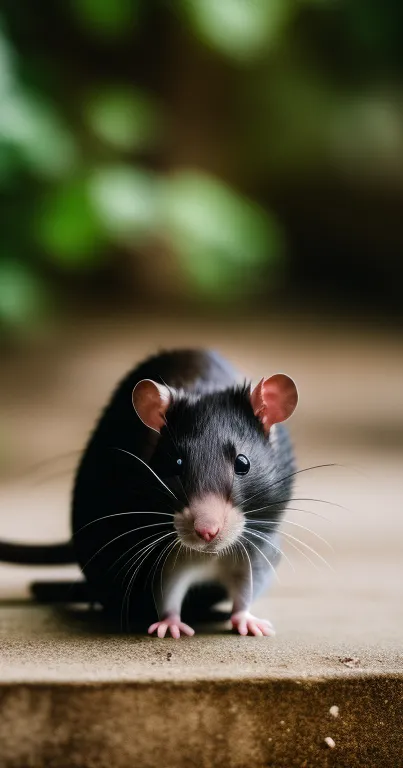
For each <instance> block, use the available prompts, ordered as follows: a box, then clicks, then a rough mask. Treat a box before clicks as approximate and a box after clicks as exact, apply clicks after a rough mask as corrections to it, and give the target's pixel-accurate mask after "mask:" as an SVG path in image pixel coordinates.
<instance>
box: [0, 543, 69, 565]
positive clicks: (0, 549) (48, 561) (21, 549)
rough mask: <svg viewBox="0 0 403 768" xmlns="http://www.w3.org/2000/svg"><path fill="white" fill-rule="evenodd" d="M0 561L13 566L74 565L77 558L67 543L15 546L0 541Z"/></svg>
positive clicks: (14, 544)
mask: <svg viewBox="0 0 403 768" xmlns="http://www.w3.org/2000/svg"><path fill="white" fill-rule="evenodd" d="M0 561H1V562H3V563H14V564H15V565H68V564H70V563H76V562H77V558H76V556H75V554H74V549H73V545H72V543H71V542H69V541H65V542H61V543H60V544H16V543H15V542H14V543H13V542H9V543H8V542H6V541H0Z"/></svg>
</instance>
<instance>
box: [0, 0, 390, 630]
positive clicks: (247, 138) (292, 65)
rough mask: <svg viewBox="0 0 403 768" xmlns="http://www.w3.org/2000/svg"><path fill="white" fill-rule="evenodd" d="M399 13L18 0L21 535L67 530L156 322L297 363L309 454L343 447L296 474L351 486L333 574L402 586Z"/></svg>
mask: <svg viewBox="0 0 403 768" xmlns="http://www.w3.org/2000/svg"><path fill="white" fill-rule="evenodd" d="M402 36H403V5H402V4H399V3H396V2H395V0H383V1H382V2H380V1H379V0H113V2H111V0H66V1H65V2H54V0H35V1H34V2H33V0H19V1H18V2H16V1H15V0H3V2H2V4H1V11H0V233H1V234H0V237H1V247H0V354H1V366H0V392H1V399H0V473H2V475H3V479H4V484H3V486H2V487H1V490H2V502H1V515H0V523H1V535H3V534H4V536H5V535H9V536H12V537H17V536H18V537H19V538H31V539H34V538H37V539H44V538H47V539H52V538H54V537H57V538H60V537H61V535H62V533H63V532H64V535H67V534H68V530H69V525H68V507H69V495H70V488H71V476H72V473H73V471H74V466H75V464H76V462H77V458H78V454H79V451H80V449H81V448H82V446H83V444H84V442H85V440H86V437H87V434H88V432H89V430H90V429H91V427H92V426H93V424H94V420H95V418H96V416H97V413H98V412H99V409H100V408H101V407H102V406H103V404H104V402H105V400H106V398H107V397H108V396H109V394H110V392H111V390H112V388H113V387H114V386H115V384H116V381H117V380H118V379H119V378H120V377H121V376H122V374H123V373H124V372H125V371H126V370H127V369H128V368H129V367H130V366H132V365H133V363H134V362H135V361H136V360H139V359H141V358H142V357H143V356H145V355H147V354H150V353H151V352H153V351H154V350H155V349H156V348H159V347H161V346H165V347H170V346H175V345H179V346H183V345H202V346H203V345H206V346H211V345H212V346H215V347H217V348H218V349H220V350H221V351H222V352H224V353H225V354H227V355H228V356H229V357H230V358H231V360H232V361H233V362H234V363H235V364H237V365H238V366H239V367H240V368H241V369H242V370H244V371H245V373H246V374H247V375H248V376H250V377H252V378H253V377H256V378H257V377H259V378H260V377H261V376H262V375H269V374H270V373H272V372H273V371H275V370H285V371H287V372H288V373H290V374H291V375H293V376H294V377H295V378H296V380H297V383H298V385H299V388H300V392H301V405H300V408H299V411H298V414H297V415H296V417H295V419H293V423H292V431H293V436H294V438H295V442H296V445H297V452H298V458H299V462H300V466H301V467H306V466H311V465H314V464H321V463H327V462H335V463H340V464H343V466H344V469H340V468H339V469H338V470H336V469H335V470H329V471H328V474H326V473H324V474H323V473H322V474H319V475H318V474H312V475H311V474H309V473H307V474H306V476H305V477H306V478H307V483H308V485H307V486H306V487H305V493H303V492H302V495H303V496H306V495H308V496H314V497H316V496H318V497H319V498H320V499H326V500H331V501H334V502H338V503H342V504H343V505H344V504H346V505H347V506H349V507H352V508H354V509H355V512H356V514H355V515H354V514H353V513H352V514H351V515H350V516H347V515H346V514H345V515H344V517H343V514H342V513H341V512H340V510H339V511H338V512H337V515H336V514H335V513H334V514H333V518H335V519H336V521H337V523H338V524H337V525H336V527H334V528H333V529H331V535H330V538H331V540H332V542H333V544H334V545H335V548H336V551H337V552H338V555H337V557H339V565H340V568H339V570H338V576H337V578H334V579H333V581H332V580H330V582H329V580H328V581H327V582H326V580H325V579H324V577H323V580H321V585H322V587H323V585H327V586H326V589H327V590H328V592H327V594H331V589H332V588H333V594H334V595H338V596H340V593H341V591H342V589H344V592H343V601H342V603H340V605H339V608H338V609H336V606H335V603H333V604H332V605H331V606H329V610H330V608H331V609H332V611H333V614H332V615H334V613H335V612H336V618H337V610H339V619H340V623H339V625H340V626H341V625H343V622H344V621H345V615H344V614H343V611H344V612H345V611H346V610H348V605H350V603H349V601H348V600H347V599H345V598H346V596H350V595H351V593H352V583H353V582H354V583H355V585H356V594H359V595H360V596H361V598H362V599H363V600H364V598H365V599H368V600H369V601H370V602H371V600H376V599H377V596H378V597H379V589H380V588H381V587H380V586H379V585H380V584H381V586H382V585H383V586H385V587H386V588H387V591H388V594H389V595H390V596H393V599H395V596H396V590H398V589H399V588H400V587H399V584H400V583H401V582H402V579H401V578H398V577H397V574H398V571H399V568H401V540H402V534H403V528H402V525H403V522H402V520H403V515H401V509H402V504H403V487H402V479H401V466H402V458H403V453H402V446H403V440H402V437H403V394H402V392H403V387H402V378H403V354H402V353H403V348H402V347H403V345H402V334H401V327H402V324H401V320H402V317H403V312H402V302H401V293H402V290H401V286H402V278H403V262H402V258H401V254H402V251H403V226H402V219H403V48H402ZM38 462H43V464H41V465H40V467H41V468H40V469H39V470H38V467H37V468H36V470H35V471H34V472H33V474H32V475H30V474H29V472H28V475H27V471H28V469H29V467H31V465H33V464H37V463H38ZM58 462H60V463H58ZM346 467H347V469H346ZM352 468H355V469H354V470H353V469H352ZM356 470H357V472H356ZM360 473H363V474H360ZM19 477H23V478H24V479H23V481H19V480H18V482H17V484H13V482H14V481H13V479H14V480H15V479H16V478H17V479H18V478H19ZM27 477H28V480H27ZM301 477H303V476H301ZM10 478H11V480H12V481H13V482H11V485H10V484H9V480H10ZM363 478H364V479H363ZM6 480H7V482H6ZM38 483H39V484H38ZM33 485H35V490H34V489H33ZM384 508H385V509H387V510H388V515H389V517H388V518H387V523H388V524H387V525H384V526H380V522H379V514H380V509H384ZM319 509H320V506H319V507H316V510H317V511H318V510H319ZM322 511H323V510H322ZM333 512H334V509H333ZM295 519H296V520H297V519H298V518H295ZM300 522H302V523H305V524H307V522H308V524H309V520H307V516H306V515H305V518H302V519H300ZM311 522H314V523H315V525H314V527H315V530H316V531H322V527H321V526H322V525H323V523H322V522H321V521H320V520H318V519H317V518H315V519H314V520H311ZM323 532H324V529H323ZM305 535H306V536H308V538H307V539H306V541H308V542H309V541H310V542H311V543H313V542H314V539H312V538H309V534H305ZM327 535H328V536H329V532H327ZM317 546H318V541H317V540H316V547H317ZM319 546H321V545H319ZM320 551H321V552H322V554H325V551H326V550H325V551H323V550H322V549H320ZM307 552H308V553H309V550H305V554H306V553H307ZM292 554H293V557H294V558H295V557H297V560H298V555H296V553H295V552H293V553H292ZM364 555H365V557H367V560H368V563H369V562H371V566H369V565H368V563H367V566H368V567H363V568H360V567H358V566H357V562H358V559H357V558H359V557H364ZM305 559H306V558H305ZM299 560H300V564H301V566H302V567H303V568H304V567H305V566H306V567H308V566H309V563H308V566H307V564H306V562H305V560H304V559H303V557H302V556H299ZM378 561H379V562H378ZM374 563H378V567H377V568H375V569H374ZM317 565H319V566H320V568H322V565H323V563H322V562H321V561H319V562H318V561H317ZM282 567H283V566H282ZM309 567H310V566H309ZM11 572H12V573H13V574H15V571H12V569H8V570H7V573H6V572H5V571H4V574H3V577H2V584H4V583H6V582H7V579H11V578H14V575H13V577H11V575H10V574H11ZM304 572H305V571H304ZM341 573H342V574H343V576H342V579H341V581H340V574H341ZM380 573H381V574H382V575H381V576H379V574H380ZM307 574H308V575H306V577H305V579H306V580H305V587H306V589H308V587H307V585H308V584H310V587H309V588H310V589H311V590H312V592H311V594H316V593H315V589H319V591H320V588H321V587H319V586H314V585H315V584H316V585H317V584H318V579H317V572H316V571H314V570H312V569H310V570H308V571H307ZM370 574H372V576H373V578H374V583H373V585H372V587H371V588H370V586H368V585H369V581H370V579H371V578H372V576H370ZM400 577H401V573H400ZM332 578H333V577H332ZM321 579H322V577H321ZM288 583H289V584H290V585H293V589H294V591H295V589H297V587H296V580H295V577H294V576H293V575H292V574H291V575H290V577H289V582H288ZM341 584H342V585H344V587H343V588H342V587H341ZM331 585H332V586H331ZM382 588H383V587H382ZM290 589H291V586H290ZM357 590H358V592H357ZM360 590H361V591H360ZM318 594H319V593H318ZM402 603H403V601H402ZM364 604H365V605H366V606H367V607H368V605H367V603H365V600H364V603H363V605H364ZM312 605H313V603H312ZM371 605H372V604H371ZM301 610H302V608H301ZM315 610H316V609H315V608H312V611H311V613H312V615H313V614H314V613H315ZM363 610H364V609H363ZM376 610H377V616H378V620H379V622H380V623H382V622H381V618H380V616H381V614H380V610H383V612H384V615H383V616H382V621H383V622H386V624H385V623H384V626H387V622H388V620H389V619H390V617H391V616H392V612H391V611H389V607H388V603H387V601H385V600H384V601H383V604H382V609H380V607H379V605H377V608H376ZM365 611H366V613H365V616H366V617H367V621H368V626H370V625H371V622H372V608H368V610H367V609H366V608H365ZM365 611H364V612H365ZM308 613H309V611H308ZM350 613H351V616H350V618H351V619H354V620H355V621H357V620H358V619H357V618H356V617H357V616H358V613H357V610H356V606H354V608H351V611H350ZM293 615H295V613H294V614H293ZM305 615H306V614H305ZM393 615H394V616H396V614H395V613H394V614H393ZM319 616H323V605H321V606H319V607H318V608H317V616H316V618H317V619H318V617H319ZM339 619H337V620H339ZM361 619H362V615H361ZM361 619H360V621H361ZM290 620H291V617H290ZM335 620H336V619H335ZM312 626H314V627H315V626H316V627H317V626H318V623H317V621H313V625H312Z"/></svg>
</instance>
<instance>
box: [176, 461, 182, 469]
mask: <svg viewBox="0 0 403 768" xmlns="http://www.w3.org/2000/svg"><path fill="white" fill-rule="evenodd" d="M176 463H177V465H178V467H181V466H182V464H183V461H182V459H176Z"/></svg>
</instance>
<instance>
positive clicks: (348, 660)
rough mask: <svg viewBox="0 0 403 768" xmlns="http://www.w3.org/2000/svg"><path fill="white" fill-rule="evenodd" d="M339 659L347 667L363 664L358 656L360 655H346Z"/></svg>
mask: <svg viewBox="0 0 403 768" xmlns="http://www.w3.org/2000/svg"><path fill="white" fill-rule="evenodd" d="M339 661H340V662H341V663H342V664H345V666H346V667H350V668H353V667H359V666H360V665H361V661H360V659H359V658H358V656H346V657H345V658H344V659H339Z"/></svg>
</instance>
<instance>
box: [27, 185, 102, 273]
mask: <svg viewBox="0 0 403 768" xmlns="http://www.w3.org/2000/svg"><path fill="white" fill-rule="evenodd" d="M36 234H37V239H38V242H39V244H40V245H41V246H42V247H43V248H44V249H45V251H46V255H47V258H48V259H49V260H51V261H54V262H55V263H56V264H58V265H60V266H61V267H63V268H67V269H71V268H72V269H77V268H81V267H84V268H88V265H96V264H97V262H98V261H99V260H100V259H101V258H102V256H103V245H104V238H103V236H102V231H101V227H100V224H99V220H98V218H97V216H96V215H95V213H94V211H93V208H92V206H91V203H90V198H89V195H88V191H87V183H86V180H80V179H74V180H73V181H71V182H68V183H66V184H63V185H61V186H60V187H58V189H57V191H53V192H52V194H50V195H49V196H47V197H46V198H45V199H44V200H43V201H42V204H41V206H40V211H39V214H38V219H37V222H36Z"/></svg>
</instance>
